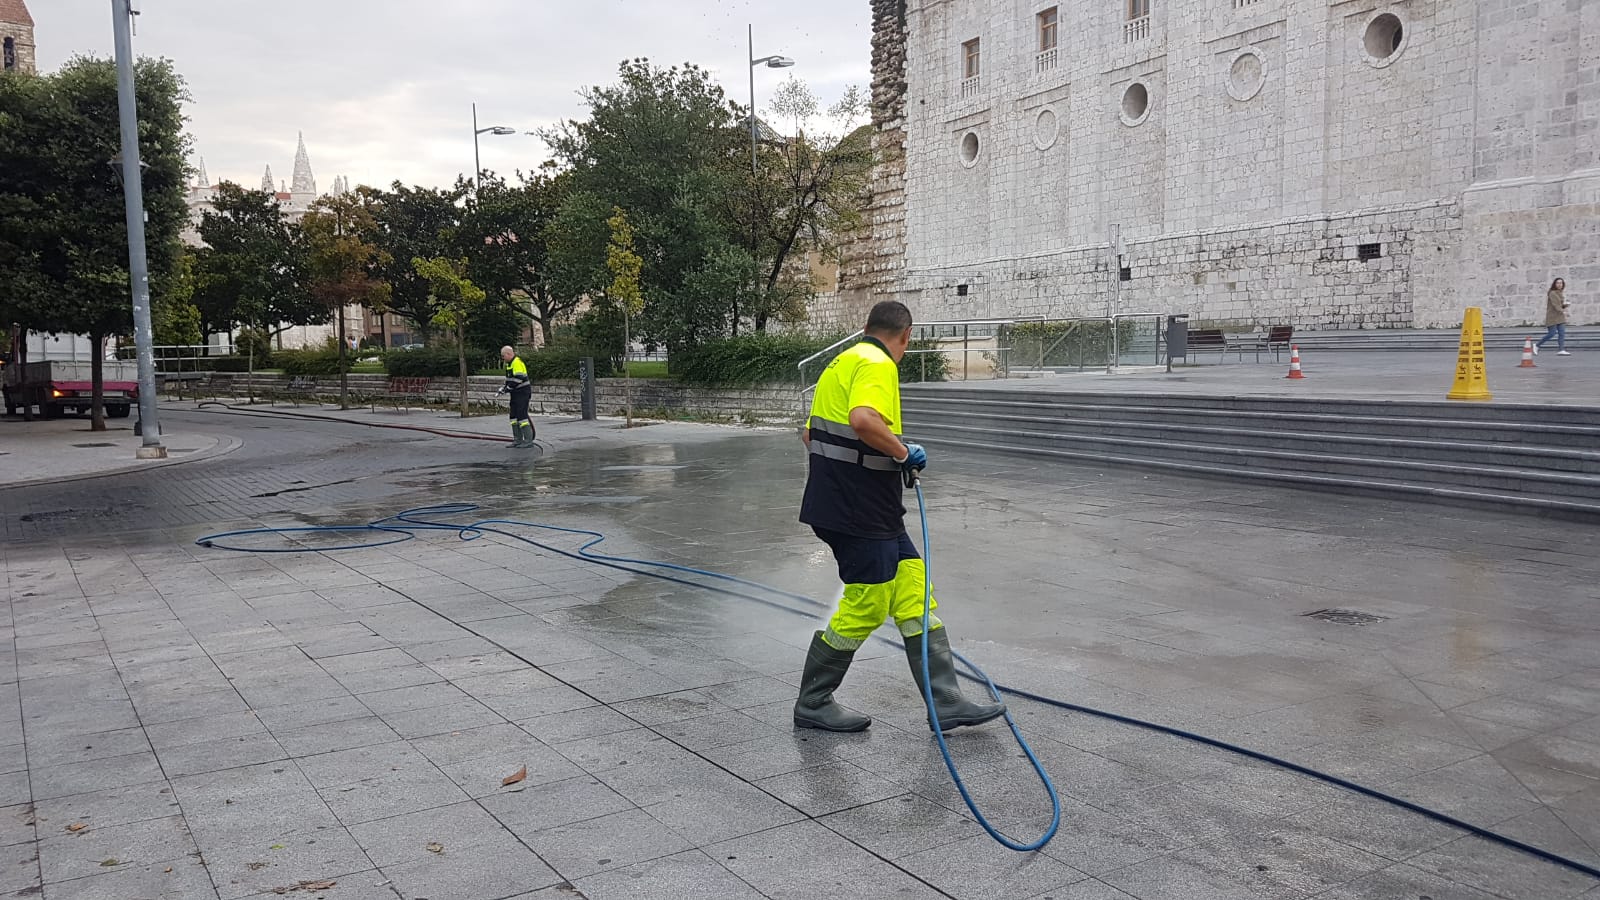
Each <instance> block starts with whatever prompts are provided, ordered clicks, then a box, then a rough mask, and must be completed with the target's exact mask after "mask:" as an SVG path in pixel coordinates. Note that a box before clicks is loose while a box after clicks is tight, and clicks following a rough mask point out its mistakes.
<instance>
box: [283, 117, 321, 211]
mask: <svg viewBox="0 0 1600 900" xmlns="http://www.w3.org/2000/svg"><path fill="white" fill-rule="evenodd" d="M289 191H290V193H294V194H311V195H313V196H315V195H316V193H317V179H316V177H315V176H313V175H312V174H311V156H310V155H309V154H307V153H306V135H305V132H300V146H299V148H298V149H296V150H295V153H294V180H293V181H292V182H291V183H290V186H289Z"/></svg>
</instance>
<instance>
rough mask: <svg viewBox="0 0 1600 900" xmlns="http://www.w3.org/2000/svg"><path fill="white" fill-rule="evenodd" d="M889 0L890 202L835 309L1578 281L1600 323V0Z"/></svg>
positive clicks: (1516, 311) (1495, 316)
mask: <svg viewBox="0 0 1600 900" xmlns="http://www.w3.org/2000/svg"><path fill="white" fill-rule="evenodd" d="M872 6H873V10H874V38H873V47H874V53H873V60H874V80H873V93H874V97H873V101H874V123H875V127H876V134H875V143H876V145H877V146H878V148H879V150H880V154H881V162H880V165H879V169H878V171H877V172H876V173H875V179H874V193H873V205H872V209H871V211H870V212H871V216H870V218H871V223H872V224H871V225H870V227H869V231H870V235H869V238H868V240H867V241H866V242H865V243H864V244H863V246H862V247H860V248H857V250H856V252H855V253H854V254H853V256H854V259H855V263H854V265H853V266H852V265H850V264H849V258H848V257H847V266H846V273H845V281H846V284H845V289H844V291H842V292H841V300H840V302H838V303H835V304H832V305H830V306H828V307H826V308H824V309H821V310H819V311H818V312H819V313H820V314H821V315H820V318H822V319H829V318H837V319H838V320H839V322H838V324H839V325H841V326H845V325H848V326H851V327H854V326H856V325H857V324H858V323H859V318H860V313H861V312H862V311H863V310H864V308H865V305H866V303H867V302H868V301H869V300H871V299H877V298H881V297H883V296H897V297H899V298H901V299H904V300H906V301H907V302H908V303H910V304H911V306H912V308H913V310H914V311H915V312H916V313H917V315H918V317H919V318H923V319H934V318H940V319H954V318H971V317H980V316H1014V315H1024V314H1040V313H1043V314H1049V315H1056V316H1063V315H1104V314H1106V313H1108V312H1111V311H1114V310H1116V309H1117V308H1118V307H1117V304H1118V301H1117V299H1116V298H1117V296H1118V294H1119V290H1118V288H1119V281H1120V298H1121V299H1120V310H1121V311H1122V312H1128V313H1132V312H1183V313H1189V314H1191V315H1192V316H1195V317H1197V318H1200V319H1205V320H1210V321H1211V322H1214V323H1216V324H1219V325H1228V326H1235V327H1237V326H1249V325H1257V326H1265V325H1268V324H1279V323H1285V324H1287V323H1293V324H1295V325H1296V326H1297V327H1300V328H1312V329H1314V328H1352V327H1354V328H1394V327H1410V326H1419V327H1428V326H1451V325H1454V324H1457V323H1459V322H1460V321H1461V310H1462V309H1463V308H1464V307H1467V306H1481V307H1483V309H1484V313H1485V319H1486V322H1487V323H1489V324H1503V325H1511V324H1518V323H1525V322H1529V321H1535V322H1537V321H1542V315H1543V298H1544V293H1545V290H1546V288H1547V287H1548V286H1549V284H1550V281H1551V279H1552V278H1554V277H1557V276H1560V277H1565V278H1566V280H1567V283H1568V285H1569V287H1570V290H1569V291H1568V295H1569V296H1571V297H1573V298H1575V310H1574V311H1575V313H1576V316H1575V321H1584V322H1588V321H1595V320H1597V319H1600V155H1597V152H1600V3H1595V2H1581V0H1580V2H1574V0H1525V2H1522V3H1519V4H1516V5H1514V6H1506V5H1504V4H1494V3H1485V2H1468V0H1059V2H1056V0H872ZM1119 243H1120V248H1121V249H1122V252H1123V255H1122V256H1121V258H1120V259H1119V258H1118V257H1117V255H1116V250H1117V249H1118V245H1119ZM852 290H854V292H855V293H854V296H853V297H852V296H851V291H852ZM1584 298H1589V299H1584Z"/></svg>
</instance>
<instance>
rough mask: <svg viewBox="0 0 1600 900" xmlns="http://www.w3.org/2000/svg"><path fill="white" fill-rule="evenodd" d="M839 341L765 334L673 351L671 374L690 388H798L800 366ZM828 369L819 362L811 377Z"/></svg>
mask: <svg viewBox="0 0 1600 900" xmlns="http://www.w3.org/2000/svg"><path fill="white" fill-rule="evenodd" d="M837 340H838V338H828V337H821V338H815V337H807V336H805V335H798V334H765V333H758V334H747V335H742V336H740V337H734V338H723V339H722V340H716V341H707V342H706V343H704V344H701V345H700V346H698V347H688V348H684V349H682V350H675V351H673V352H672V354H671V355H669V356H668V357H667V370H668V371H670V372H671V373H672V374H674V375H676V376H678V377H679V378H682V379H683V380H684V381H685V382H687V383H689V384H704V385H718V384H795V383H798V382H799V381H800V373H799V371H798V370H797V369H796V368H795V366H796V364H797V363H799V362H800V360H802V359H805V358H806V357H808V356H811V355H812V354H815V353H818V352H821V351H822V350H824V349H826V348H827V346H828V345H829V344H832V343H834V342H835V341H837ZM825 365H827V361H826V360H821V359H819V360H817V362H816V365H815V366H814V367H812V368H811V369H810V370H809V371H808V372H807V377H811V378H814V377H816V373H818V372H820V371H822V367H823V366H825Z"/></svg>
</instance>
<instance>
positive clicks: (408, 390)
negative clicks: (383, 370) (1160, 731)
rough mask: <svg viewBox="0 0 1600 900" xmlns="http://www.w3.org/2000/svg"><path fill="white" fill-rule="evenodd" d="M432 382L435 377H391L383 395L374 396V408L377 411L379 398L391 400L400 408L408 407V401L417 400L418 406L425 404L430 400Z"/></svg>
mask: <svg viewBox="0 0 1600 900" xmlns="http://www.w3.org/2000/svg"><path fill="white" fill-rule="evenodd" d="M432 384H433V379H431V378H426V377H406V378H394V377H391V378H390V379H389V384H388V386H387V387H385V388H384V391H383V394H382V396H378V397H373V398H372V409H373V411H374V412H376V411H377V409H378V401H379V400H388V401H391V402H393V403H394V404H395V405H396V407H397V408H399V409H406V408H407V407H406V405H405V404H406V402H407V401H416V403H417V405H418V406H425V405H427V402H428V387H429V386H430V385H432Z"/></svg>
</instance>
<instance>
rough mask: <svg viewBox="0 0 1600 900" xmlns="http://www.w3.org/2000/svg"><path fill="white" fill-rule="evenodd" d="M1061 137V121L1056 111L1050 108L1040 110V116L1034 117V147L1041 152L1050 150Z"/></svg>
mask: <svg viewBox="0 0 1600 900" xmlns="http://www.w3.org/2000/svg"><path fill="white" fill-rule="evenodd" d="M1060 135H1061V120H1060V119H1058V118H1056V111H1055V110H1053V109H1051V108H1050V107H1048V106H1047V107H1045V108H1044V109H1041V110H1039V113H1038V115H1036V116H1034V117H1033V145H1034V146H1035V147H1038V148H1039V149H1040V150H1048V149H1050V148H1051V147H1052V146H1054V145H1055V142H1056V138H1057V137H1059V136H1060Z"/></svg>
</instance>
